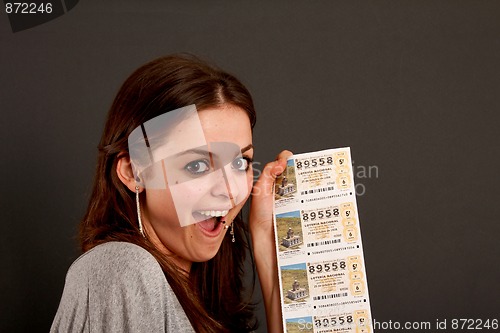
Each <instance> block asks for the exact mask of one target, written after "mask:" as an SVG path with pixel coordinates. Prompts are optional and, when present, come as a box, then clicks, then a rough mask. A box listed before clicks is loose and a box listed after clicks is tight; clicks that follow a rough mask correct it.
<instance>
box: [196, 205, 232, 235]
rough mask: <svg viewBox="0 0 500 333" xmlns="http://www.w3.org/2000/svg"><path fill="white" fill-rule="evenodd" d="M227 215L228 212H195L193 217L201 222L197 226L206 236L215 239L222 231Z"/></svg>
mask: <svg viewBox="0 0 500 333" xmlns="http://www.w3.org/2000/svg"><path fill="white" fill-rule="evenodd" d="M227 213H228V211H227V210H200V211H195V212H194V213H193V217H194V218H195V220H196V221H200V222H198V223H197V224H196V225H198V227H200V229H201V230H202V231H203V233H204V234H206V235H207V236H212V237H214V236H217V235H219V233H220V231H221V230H222V225H223V222H225V218H226V215H227Z"/></svg>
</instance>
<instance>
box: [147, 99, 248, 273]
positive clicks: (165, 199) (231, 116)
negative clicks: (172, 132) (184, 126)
mask: <svg viewBox="0 0 500 333" xmlns="http://www.w3.org/2000/svg"><path fill="white" fill-rule="evenodd" d="M198 117H199V121H200V123H201V126H202V128H203V133H204V135H205V139H206V142H207V147H208V149H206V148H205V149H189V150H186V151H185V152H183V153H180V154H178V155H176V156H175V158H169V159H166V160H165V162H162V163H163V164H162V166H161V168H162V169H163V173H165V174H166V176H165V179H167V180H168V181H167V182H168V184H167V185H168V186H167V189H150V188H146V190H145V196H144V195H143V197H145V200H144V199H143V202H142V215H143V216H142V217H143V224H144V228H145V229H146V232H147V235H148V237H150V239H151V240H152V241H153V242H154V243H155V245H156V246H157V247H158V248H159V249H160V250H161V251H162V252H164V253H166V254H168V255H171V256H172V259H173V260H174V262H176V263H177V264H178V265H179V266H180V267H182V268H184V269H186V270H189V268H190V265H191V263H192V262H203V261H207V260H209V259H211V258H213V257H214V256H215V254H216V253H217V251H218V250H219V247H220V245H221V243H222V240H223V238H224V235H225V233H226V232H227V230H228V229H225V228H224V226H230V225H231V223H232V221H233V219H234V218H235V217H236V215H237V214H238V212H239V211H240V210H241V208H242V206H243V204H244V203H245V201H246V200H247V199H248V195H249V193H250V189H251V186H252V175H253V172H252V166H251V161H252V158H253V148H252V146H251V145H252V131H251V127H250V120H249V118H248V115H247V113H246V112H245V111H244V110H242V109H241V108H239V107H237V106H234V105H231V104H224V105H222V106H218V107H214V108H209V109H204V110H202V111H200V112H198ZM185 132H186V131H185ZM188 134H189V133H188ZM184 135H185V134H184ZM193 135H194V133H193ZM207 150H208V151H210V152H211V154H207ZM181 225H187V226H181Z"/></svg>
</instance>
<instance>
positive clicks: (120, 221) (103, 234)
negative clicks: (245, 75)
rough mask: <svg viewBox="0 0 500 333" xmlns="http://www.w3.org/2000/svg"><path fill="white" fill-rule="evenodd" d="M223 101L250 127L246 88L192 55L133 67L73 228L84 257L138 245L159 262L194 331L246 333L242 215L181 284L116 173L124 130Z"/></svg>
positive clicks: (250, 321) (249, 317)
mask: <svg viewBox="0 0 500 333" xmlns="http://www.w3.org/2000/svg"><path fill="white" fill-rule="evenodd" d="M223 103H230V104H233V105H236V106H238V107H240V108H241V109H243V110H244V111H246V113H247V114H248V116H249V118H250V123H251V125H252V127H253V125H254V124H255V110H254V106H253V101H252V98H251V96H250V93H249V92H248V90H247V89H246V88H245V87H244V86H243V84H242V83H241V82H240V81H239V80H238V79H236V78H235V77H234V76H232V75H230V74H228V73H225V72H223V71H222V70H220V69H218V68H216V67H213V66H211V65H208V64H206V63H205V62H203V61H201V60H200V59H198V58H196V57H194V56H191V55H185V54H182V55H172V56H167V57H163V58H159V59H156V60H153V61H151V62H149V63H147V64H145V65H144V66H142V67H140V68H139V69H137V70H136V71H135V72H134V73H132V75H131V76H130V77H129V78H128V79H127V80H126V81H125V82H124V84H123V85H122V87H121V89H120V90H119V92H118V94H117V96H116V98H115V100H114V102H113V104H112V106H111V109H110V110H109V113H108V117H107V121H106V125H105V128H104V133H103V135H102V138H101V141H100V144H99V157H98V162H97V170H96V175H95V180H94V186H93V191H92V194H91V198H90V201H89V205H88V208H87V213H86V214H85V217H84V219H83V221H82V222H81V225H80V241H81V246H82V250H83V251H88V250H89V249H91V248H93V247H95V246H97V245H99V244H102V243H105V242H109V241H125V242H130V243H134V244H137V245H139V246H141V247H143V248H144V249H146V250H147V251H149V252H150V253H151V254H152V255H153V256H154V257H155V258H156V260H157V261H158V262H159V264H160V266H161V268H162V269H163V271H164V273H165V276H166V278H167V280H168V282H169V284H170V285H171V287H172V289H173V291H174V292H175V294H176V295H177V298H178V299H179V302H180V303H181V305H182V307H183V308H184V311H185V312H186V315H187V317H188V318H189V320H190V322H191V324H192V325H193V327H194V328H195V330H196V331H197V332H247V331H250V330H252V329H254V327H253V326H255V325H256V324H255V323H256V322H255V318H254V315H253V308H252V306H251V305H250V304H249V302H247V301H244V300H243V296H242V294H241V291H242V288H243V282H242V275H243V261H244V258H245V253H246V249H247V247H248V240H247V237H245V234H246V229H245V226H244V223H243V221H242V219H241V216H239V217H238V218H236V219H235V220H234V222H233V223H235V228H234V230H235V237H236V238H237V240H238V242H237V246H235V244H232V242H231V240H230V238H229V233H227V235H226V237H225V238H224V240H223V242H222V245H221V247H220V249H219V251H218V253H217V254H216V256H215V257H214V258H213V259H211V260H209V261H208V262H204V263H193V265H192V268H191V271H190V276H189V278H186V276H185V274H181V273H180V272H179V271H178V269H177V268H176V266H175V265H174V264H173V263H172V262H171V261H170V260H169V259H168V257H166V256H165V255H163V254H162V253H161V252H159V251H158V250H157V249H156V248H155V247H154V245H153V244H152V243H151V242H150V241H149V240H148V239H147V238H144V237H142V235H141V234H140V232H139V228H138V219H137V213H136V210H135V198H134V193H132V192H131V191H129V190H128V189H127V188H126V187H125V185H124V184H123V183H122V182H121V181H120V179H119V178H118V175H117V173H116V166H117V162H118V155H119V154H120V153H123V152H127V149H128V145H127V138H128V135H129V134H130V132H131V131H132V130H133V129H134V128H136V127H138V126H140V125H141V124H142V123H144V122H146V121H147V120H149V119H152V118H154V117H156V116H158V115H160V114H163V113H165V112H168V111H171V110H174V109H177V108H180V107H183V106H187V105H191V104H195V105H196V107H197V109H198V110H203V109H206V108H208V107H213V106H218V105H221V104H223Z"/></svg>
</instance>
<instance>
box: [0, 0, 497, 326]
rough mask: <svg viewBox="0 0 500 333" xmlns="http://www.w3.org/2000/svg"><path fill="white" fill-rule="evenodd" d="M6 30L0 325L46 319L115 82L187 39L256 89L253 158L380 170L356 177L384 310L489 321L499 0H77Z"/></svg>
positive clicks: (393, 315) (185, 46)
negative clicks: (338, 151)
mask: <svg viewBox="0 0 500 333" xmlns="http://www.w3.org/2000/svg"><path fill="white" fill-rule="evenodd" d="M0 36H1V37H0V38H1V51H0V57H1V58H0V60H1V67H0V68H1V69H0V70H1V82H2V83H1V89H0V111H1V122H0V142H1V146H0V147H1V148H0V149H1V150H0V155H1V159H0V170H1V175H2V182H1V194H0V196H1V201H0V221H1V228H2V230H1V232H0V239H1V243H0V246H1V248H0V249H1V250H0V255H1V261H0V263H1V274H0V286H1V289H0V299H1V301H0V304H1V305H0V331H1V332H46V331H47V330H48V328H49V326H50V323H51V321H52V318H53V316H54V313H55V311H56V309H57V306H58V302H59V298H60V296H61V292H62V288H63V284H64V278H65V273H66V270H67V268H68V267H69V265H70V264H71V262H72V261H73V260H74V259H75V258H76V256H77V255H78V249H77V243H76V240H75V238H76V237H75V235H76V230H77V224H78V222H79V219H80V218H81V217H82V214H83V212H84V209H85V207H86V203H87V200H88V195H89V191H90V185H91V181H92V176H93V171H94V164H95V159H96V145H97V143H98V140H99V137H100V132H101V130H102V127H103V122H104V118H105V114H106V112H107V109H108V108H109V106H110V104H111V102H112V99H113V98H114V94H115V93H116V92H117V90H118V88H119V86H120V85H121V83H122V82H123V81H124V79H125V78H126V77H127V76H128V75H129V74H130V73H131V72H132V71H133V70H134V69H135V68H137V67H138V66H140V65H141V64H143V63H145V62H146V61H149V60H151V59H153V58H156V57H158V56H161V55H165V54H169V53H173V52H180V51H187V52H192V53H195V54H197V55H199V56H201V57H204V58H206V59H208V60H210V61H212V62H214V63H216V64H218V65H219V66H221V67H222V68H224V69H226V70H228V71H230V72H233V73H235V74H236V75H237V76H238V77H239V78H241V80H242V81H243V82H244V83H245V84H246V85H247V86H248V87H249V89H250V90H251V92H252V93H253V96H254V99H255V102H256V106H257V110H258V122H257V127H256V129H255V132H254V135H255V137H254V144H255V146H256V156H255V160H256V161H258V162H261V163H264V162H266V161H268V160H270V159H273V158H274V156H275V155H276V154H277V153H278V152H279V151H280V150H281V149H283V148H288V149H290V150H293V151H294V152H297V153H299V152H306V151H314V150H320V149H325V148H334V147H342V146H350V147H351V149H352V155H353V159H354V162H355V166H356V167H368V166H376V167H377V168H378V177H375V175H374V174H372V176H371V177H370V178H368V177H366V178H362V177H360V178H359V179H358V180H357V182H358V183H360V184H363V186H364V187H365V191H366V192H365V193H364V194H363V195H362V196H359V197H358V206H359V210H360V213H359V215H360V222H361V228H362V235H363V243H364V250H365V257H366V258H365V260H366V266H367V273H368V283H369V290H370V297H371V305H372V311H373V317H374V318H375V319H376V320H378V321H383V320H386V321H388V320H392V321H398V320H399V321H417V320H418V321H431V322H433V323H434V322H435V321H436V319H443V318H450V319H451V318H460V317H462V318H473V319H475V318H484V319H487V318H498V310H499V309H500V288H499V286H498V280H499V276H500V269H499V266H498V258H499V257H500V250H499V247H498V245H497V238H498V236H499V234H500V223H499V222H500V221H499V217H498V216H499V215H500V201H499V199H500V194H499V187H500V177H499V176H498V170H499V162H500V157H499V156H500V154H499V153H500V148H499V141H500V140H499V134H498V133H499V129H498V128H499V125H500V117H499V115H498V112H499V110H500V72H499V71H500V62H499V61H500V2H499V1H314V2H312V1H273V2H272V3H268V1H258V2H252V3H249V2H243V1H212V2H210V4H208V3H204V2H203V3H202V2H201V1H200V2H194V1H140V2H139V1H123V0H122V1H117V0H115V1H110V0H107V1H106V4H102V3H101V1H81V2H80V3H79V4H78V5H77V6H76V7H75V8H74V9H73V10H71V11H70V12H68V13H67V14H65V15H63V16H61V17H59V18H57V19H56V20H54V21H51V22H49V23H46V24H43V25H40V26H38V27H35V28H32V29H29V30H26V31H21V32H18V33H15V34H14V33H12V31H11V30H10V26H9V23H8V19H7V15H5V13H3V14H0ZM257 297H258V296H257ZM264 327H265V324H264V323H263V325H262V328H261V330H260V331H259V332H265V328H264Z"/></svg>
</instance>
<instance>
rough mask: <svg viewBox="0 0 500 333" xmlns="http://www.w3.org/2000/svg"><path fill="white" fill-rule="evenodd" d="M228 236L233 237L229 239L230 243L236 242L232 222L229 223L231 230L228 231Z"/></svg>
mask: <svg viewBox="0 0 500 333" xmlns="http://www.w3.org/2000/svg"><path fill="white" fill-rule="evenodd" d="M229 234H231V236H233V238H231V242H233V243H234V242H236V239H235V238H234V221H233V223H231V230H230V231H229Z"/></svg>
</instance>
